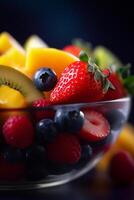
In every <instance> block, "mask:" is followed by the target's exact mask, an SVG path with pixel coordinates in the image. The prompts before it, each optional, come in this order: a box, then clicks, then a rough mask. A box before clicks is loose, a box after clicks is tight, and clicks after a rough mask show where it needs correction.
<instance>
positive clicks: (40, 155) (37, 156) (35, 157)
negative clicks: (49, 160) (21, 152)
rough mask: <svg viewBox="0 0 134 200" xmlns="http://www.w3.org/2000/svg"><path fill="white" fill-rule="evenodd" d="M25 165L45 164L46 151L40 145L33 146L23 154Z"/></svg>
mask: <svg viewBox="0 0 134 200" xmlns="http://www.w3.org/2000/svg"><path fill="white" fill-rule="evenodd" d="M25 156H26V161H27V164H29V165H33V164H35V163H42V164H43V163H45V161H46V151H45V148H44V147H43V146H41V145H33V146H31V147H29V148H28V149H27V150H26V153H25Z"/></svg>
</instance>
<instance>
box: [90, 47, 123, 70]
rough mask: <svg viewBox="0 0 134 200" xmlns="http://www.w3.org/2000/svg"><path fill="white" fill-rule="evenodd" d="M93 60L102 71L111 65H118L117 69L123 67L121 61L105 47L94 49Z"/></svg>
mask: <svg viewBox="0 0 134 200" xmlns="http://www.w3.org/2000/svg"><path fill="white" fill-rule="evenodd" d="M93 58H94V59H95V61H96V63H97V65H99V66H100V68H101V69H105V68H108V67H110V66H111V65H116V66H117V67H120V66H122V63H121V61H120V60H119V59H118V58H117V57H116V56H115V55H114V54H113V53H112V52H111V51H109V50H108V49H107V48H105V47H103V46H98V47H96V48H95V49H94V52H93Z"/></svg>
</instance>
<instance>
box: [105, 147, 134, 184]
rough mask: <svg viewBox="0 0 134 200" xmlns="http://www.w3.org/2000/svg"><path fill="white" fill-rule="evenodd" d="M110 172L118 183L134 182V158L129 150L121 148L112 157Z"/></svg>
mask: <svg viewBox="0 0 134 200" xmlns="http://www.w3.org/2000/svg"><path fill="white" fill-rule="evenodd" d="M109 174H110V176H111V178H112V179H113V180H114V181H116V182H117V183H131V182H134V159H133V157H132V156H131V155H130V153H129V152H127V151H124V150H120V151H119V152H117V153H116V154H115V155H114V156H113V157H112V159H111V161H110V168H109Z"/></svg>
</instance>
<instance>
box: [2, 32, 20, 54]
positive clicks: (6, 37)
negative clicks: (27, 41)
mask: <svg viewBox="0 0 134 200" xmlns="http://www.w3.org/2000/svg"><path fill="white" fill-rule="evenodd" d="M11 47H14V48H16V49H18V50H19V51H23V52H24V49H23V48H22V46H21V45H20V44H19V43H18V42H17V41H16V40H15V39H14V38H13V37H12V36H11V35H10V34H9V33H7V32H3V33H1V34H0V55H2V54H4V53H5V52H6V51H8V50H9V49H10V48H11Z"/></svg>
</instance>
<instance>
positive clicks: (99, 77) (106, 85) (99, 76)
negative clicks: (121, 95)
mask: <svg viewBox="0 0 134 200" xmlns="http://www.w3.org/2000/svg"><path fill="white" fill-rule="evenodd" d="M79 58H80V60H81V61H83V62H86V63H87V64H88V65H87V70H88V72H90V73H93V74H94V79H95V81H101V83H102V87H103V92H104V93H106V92H107V91H108V89H112V90H114V89H115V87H114V86H113V84H112V83H111V82H110V81H109V80H108V77H109V74H108V75H105V74H103V72H102V71H101V70H100V68H99V67H98V66H97V65H96V64H95V63H94V62H93V61H92V59H91V58H89V57H88V55H87V54H86V52H85V51H81V52H80V56H79ZM109 73H110V70H109Z"/></svg>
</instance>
